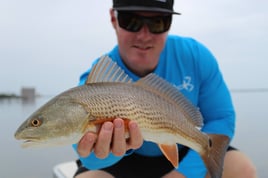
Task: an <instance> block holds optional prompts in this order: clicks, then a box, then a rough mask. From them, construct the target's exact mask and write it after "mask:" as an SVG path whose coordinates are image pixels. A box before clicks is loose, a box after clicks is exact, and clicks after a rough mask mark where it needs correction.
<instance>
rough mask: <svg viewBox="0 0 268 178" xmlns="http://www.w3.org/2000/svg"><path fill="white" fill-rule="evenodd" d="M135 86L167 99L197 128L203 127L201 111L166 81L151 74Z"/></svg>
mask: <svg viewBox="0 0 268 178" xmlns="http://www.w3.org/2000/svg"><path fill="white" fill-rule="evenodd" d="M134 85H139V86H140V87H142V88H144V89H145V90H147V91H150V92H152V93H154V94H156V95H159V96H160V97H161V98H164V99H166V100H167V102H169V103H171V104H173V105H174V106H176V107H177V108H178V110H179V111H181V112H182V113H184V114H185V115H186V117H187V118H189V120H190V121H191V122H192V123H193V124H194V125H195V126H196V127H202V126H203V117H202V115H201V113H200V111H199V109H198V108H197V107H195V106H194V105H193V104H192V103H191V102H190V101H189V100H188V99H187V98H186V97H185V96H184V95H183V94H182V93H181V92H180V91H179V90H178V89H177V88H175V87H174V86H173V85H171V84H170V83H169V82H167V81H166V80H164V79H162V78H160V77H159V76H157V75H155V74H153V73H151V74H148V75H147V76H145V77H144V78H141V79H140V80H138V81H137V82H136V83H135V84H134Z"/></svg>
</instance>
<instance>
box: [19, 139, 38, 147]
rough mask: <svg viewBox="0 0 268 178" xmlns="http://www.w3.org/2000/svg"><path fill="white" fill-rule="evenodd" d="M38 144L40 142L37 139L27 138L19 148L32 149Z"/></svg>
mask: <svg viewBox="0 0 268 178" xmlns="http://www.w3.org/2000/svg"><path fill="white" fill-rule="evenodd" d="M40 143H41V141H40V140H39V139H38V138H27V139H25V140H23V141H22V143H21V147H22V148H28V147H33V146H37V145H39V144H40Z"/></svg>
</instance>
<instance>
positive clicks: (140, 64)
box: [110, 10, 168, 76]
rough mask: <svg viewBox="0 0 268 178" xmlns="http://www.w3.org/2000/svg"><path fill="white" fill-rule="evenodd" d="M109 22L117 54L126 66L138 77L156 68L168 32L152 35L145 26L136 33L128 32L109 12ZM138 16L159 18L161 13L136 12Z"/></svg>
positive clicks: (112, 13)
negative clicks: (113, 33) (114, 36)
mask: <svg viewBox="0 0 268 178" xmlns="http://www.w3.org/2000/svg"><path fill="white" fill-rule="evenodd" d="M110 14H111V21H112V24H113V27H114V29H115V32H116V35H117V40H118V46H119V52H120V55H121V57H122V59H123V61H124V63H125V64H126V66H127V67H128V68H129V69H130V70H131V71H133V72H134V73H136V74H137V75H139V76H145V75H147V74H148V73H150V72H152V71H153V70H154V69H155V67H156V66H157V63H158V60H159V56H160V53H161V51H162V50H163V48H164V46H165V42H166V38H167V34H168V32H163V33H158V34H154V33H151V32H150V31H149V28H148V26H147V25H146V24H145V25H143V26H142V28H141V29H140V30H139V31H137V32H130V31H128V30H125V29H123V28H121V27H120V26H119V23H118V19H117V17H116V16H115V13H114V11H113V10H111V13H110ZM135 14H137V15H140V16H145V17H154V16H161V15H163V14H161V13H152V12H137V13H135Z"/></svg>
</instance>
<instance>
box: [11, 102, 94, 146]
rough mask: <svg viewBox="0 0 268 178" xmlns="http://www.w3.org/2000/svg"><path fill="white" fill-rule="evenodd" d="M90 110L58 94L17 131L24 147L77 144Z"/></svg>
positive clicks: (17, 135)
mask: <svg viewBox="0 0 268 178" xmlns="http://www.w3.org/2000/svg"><path fill="white" fill-rule="evenodd" d="M88 115H89V114H88V112H87V111H86V110H85V109H84V107H83V105H82V104H81V103H79V102H76V101H74V100H73V99H70V98H68V97H67V98H66V97H57V98H55V99H52V100H51V101H49V102H48V103H46V104H45V105H44V106H42V107H41V108H39V109H38V110H37V111H36V112H34V113H33V114H32V115H30V116H29V118H28V119H26V120H25V121H24V122H23V123H22V124H21V126H20V127H19V128H18V129H17V131H16V133H15V138H16V139H18V140H24V142H23V143H22V147H36V146H41V147H43V146H56V145H67V144H73V143H77V142H78V141H79V140H80V138H81V137H82V135H83V131H84V129H85V127H86V125H87V122H88V120H87V118H88Z"/></svg>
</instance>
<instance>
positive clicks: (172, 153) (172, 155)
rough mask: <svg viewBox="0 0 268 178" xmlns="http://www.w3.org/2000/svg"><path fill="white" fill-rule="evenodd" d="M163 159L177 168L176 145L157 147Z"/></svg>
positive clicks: (177, 153) (177, 154) (160, 145)
mask: <svg viewBox="0 0 268 178" xmlns="http://www.w3.org/2000/svg"><path fill="white" fill-rule="evenodd" d="M158 146H159V148H160V150H161V151H162V153H163V154H164V155H165V157H166V158H167V159H168V160H169V161H170V163H171V164H172V165H173V166H174V167H175V168H178V166H179V152H178V147H177V145H176V144H174V145H163V144H159V145H158Z"/></svg>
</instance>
